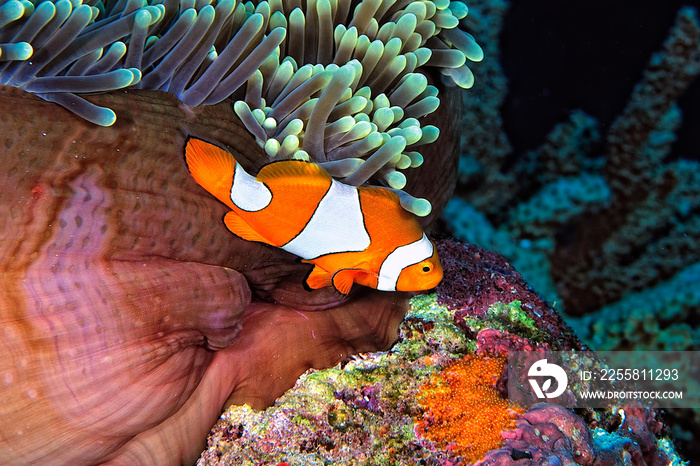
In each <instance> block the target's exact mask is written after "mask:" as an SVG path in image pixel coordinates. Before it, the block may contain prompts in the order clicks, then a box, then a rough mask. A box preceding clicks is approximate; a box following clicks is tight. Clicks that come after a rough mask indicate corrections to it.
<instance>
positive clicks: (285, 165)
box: [255, 160, 331, 183]
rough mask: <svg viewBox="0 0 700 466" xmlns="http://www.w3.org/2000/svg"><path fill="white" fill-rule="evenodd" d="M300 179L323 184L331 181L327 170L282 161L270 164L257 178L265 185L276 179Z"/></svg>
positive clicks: (309, 163)
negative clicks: (317, 181) (314, 180)
mask: <svg viewBox="0 0 700 466" xmlns="http://www.w3.org/2000/svg"><path fill="white" fill-rule="evenodd" d="M299 177H301V178H303V179H304V180H305V181H310V180H313V179H318V180H321V181H322V182H323V183H327V182H328V180H330V179H331V177H330V175H329V174H328V173H327V172H326V170H324V169H323V168H321V167H320V166H319V165H316V164H315V163H311V162H304V161H301V160H282V161H279V162H272V163H269V164H267V165H265V166H264V167H262V168H261V169H260V171H259V172H258V175H257V176H256V177H255V178H256V179H257V180H258V181H262V182H263V183H265V182H269V181H271V180H274V179H285V180H289V179H294V178H299Z"/></svg>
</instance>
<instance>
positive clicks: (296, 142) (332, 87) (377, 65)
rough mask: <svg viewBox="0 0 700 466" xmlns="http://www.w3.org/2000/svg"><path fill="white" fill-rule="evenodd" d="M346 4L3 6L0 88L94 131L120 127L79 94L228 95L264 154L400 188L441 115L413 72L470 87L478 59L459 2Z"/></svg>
mask: <svg viewBox="0 0 700 466" xmlns="http://www.w3.org/2000/svg"><path fill="white" fill-rule="evenodd" d="M353 4H355V3H354V2H350V1H344V0H304V1H302V0H267V1H261V0H252V1H247V2H240V1H238V0H197V1H194V0H179V1H178V0H48V1H41V0H5V1H4V2H2V5H0V84H6V85H11V86H14V87H18V88H21V89H23V90H25V91H27V92H33V93H35V94H37V95H39V96H40V97H42V98H44V99H46V100H49V101H52V102H56V103H58V104H59V105H62V106H64V107H66V108H67V109H69V110H71V111H72V112H74V113H76V114H77V115H79V116H81V117H82V118H85V119H86V120H88V121H91V122H92V123H95V124H98V125H103V126H108V125H111V124H113V123H114V121H115V120H116V117H117V116H116V115H115V114H114V112H113V111H112V110H110V109H108V108H104V107H99V106H96V105H95V104H92V103H90V102H89V101H88V100H86V99H85V98H84V96H85V95H86V94H90V93H97V92H108V91H112V90H118V89H124V88H140V89H155V90H162V91H166V92H170V93H172V94H174V95H176V96H177V97H178V98H179V99H180V100H181V101H182V102H183V103H185V104H187V105H190V106H195V105H201V104H205V105H206V104H215V103H218V102H221V101H223V100H225V99H229V98H231V99H232V100H233V101H234V108H235V110H236V113H237V114H238V115H239V117H240V118H241V120H242V121H243V123H244V124H245V126H246V127H247V128H248V130H249V131H250V132H251V134H252V135H253V136H254V137H255V138H256V140H257V142H258V144H259V145H260V146H261V147H262V148H264V150H265V152H266V153H267V155H268V157H270V158H278V159H279V158H299V159H309V158H311V159H313V160H314V161H316V162H319V163H321V164H322V165H324V166H325V167H327V169H328V170H329V171H331V172H332V174H333V175H334V176H337V177H340V178H343V179H344V181H345V182H347V183H354V184H364V183H372V184H377V185H383V186H388V187H390V188H393V189H397V190H400V189H402V188H403V186H404V184H405V182H406V181H405V180H406V178H405V176H403V174H401V173H400V170H405V169H407V168H412V167H416V166H419V165H420V164H421V162H422V156H420V154H419V152H418V151H417V148H418V146H420V145H421V144H427V143H430V142H432V141H434V140H435V139H436V138H437V135H438V130H437V128H435V127H432V126H425V127H422V126H421V124H420V121H419V119H420V118H422V117H424V116H426V115H428V114H430V113H432V112H433V111H435V110H436V109H437V107H438V105H439V98H438V96H437V94H438V92H437V88H435V87H434V86H431V85H428V82H427V79H426V77H425V76H424V75H423V74H422V73H421V71H420V68H421V67H425V66H427V67H434V68H437V69H439V70H440V71H441V72H442V73H443V74H444V75H445V76H448V77H450V78H451V79H452V80H453V81H454V82H455V83H456V84H458V85H460V86H462V87H470V86H471V85H472V83H473V75H472V74H471V71H470V70H469V68H468V67H467V65H466V62H467V60H470V61H479V60H481V58H482V56H483V52H482V51H481V48H480V47H479V46H478V44H477V43H476V41H475V40H474V38H473V37H472V36H471V35H470V34H468V33H467V32H465V31H464V30H463V29H462V28H461V27H460V21H461V20H462V19H463V18H464V17H465V16H466V15H467V12H468V10H467V7H466V5H465V4H464V3H461V2H459V1H452V2H449V1H445V0H420V1H408V0H398V1H393V2H392V1H381V0H362V1H359V2H357V3H356V4H355V6H354V8H352V5H353ZM351 9H352V11H351ZM399 141H402V142H401V143H399ZM343 159H350V161H348V162H345V163H342V164H341V163H339V162H342V161H343ZM402 200H405V201H406V202H405V203H404V206H405V207H406V208H407V209H409V210H411V211H413V212H414V213H416V214H418V215H427V213H429V211H430V209H429V207H426V202H427V201H425V200H421V202H414V201H416V200H412V199H411V198H410V197H409V198H406V196H402ZM417 205H419V206H422V207H421V208H420V209H419V208H417V207H416V206H417ZM428 205H429V203H428Z"/></svg>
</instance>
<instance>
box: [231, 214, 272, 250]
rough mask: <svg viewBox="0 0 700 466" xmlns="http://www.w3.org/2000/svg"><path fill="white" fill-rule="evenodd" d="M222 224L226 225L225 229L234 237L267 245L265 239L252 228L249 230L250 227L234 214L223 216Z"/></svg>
mask: <svg viewBox="0 0 700 466" xmlns="http://www.w3.org/2000/svg"><path fill="white" fill-rule="evenodd" d="M224 224H225V225H226V228H228V229H229V230H230V231H231V233H233V234H234V235H236V236H240V237H241V238H243V239H245V240H248V241H258V242H260V243H266V244H269V242H268V241H267V240H266V239H265V238H263V237H262V236H260V234H259V233H258V232H257V231H255V230H253V228H251V226H250V225H248V223H247V222H246V221H245V220H243V219H242V218H241V217H240V215H238V214H237V213H236V212H233V211H231V212H229V213H227V214H226V215H224Z"/></svg>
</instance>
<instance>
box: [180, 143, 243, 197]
mask: <svg viewBox="0 0 700 466" xmlns="http://www.w3.org/2000/svg"><path fill="white" fill-rule="evenodd" d="M185 162H186V163H187V168H188V170H189V171H190V173H191V174H192V177H193V178H194V179H195V181H196V182H197V183H198V184H199V185H200V186H202V187H203V188H204V189H206V190H207V191H209V192H210V193H211V194H213V195H214V196H216V197H218V198H219V199H222V196H223V198H228V196H229V192H230V189H231V180H232V179H233V172H234V171H235V168H236V161H235V159H234V158H233V156H232V155H231V154H229V153H228V152H226V151H225V150H223V149H221V148H219V147H217V146H215V145H214V144H210V143H208V142H205V141H202V140H201V139H196V138H190V139H189V140H188V141H187V145H186V146H185Z"/></svg>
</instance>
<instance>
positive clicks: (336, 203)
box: [282, 180, 371, 259]
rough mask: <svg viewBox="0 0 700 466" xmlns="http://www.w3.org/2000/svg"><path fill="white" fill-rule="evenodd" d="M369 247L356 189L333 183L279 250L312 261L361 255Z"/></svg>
mask: <svg viewBox="0 0 700 466" xmlns="http://www.w3.org/2000/svg"><path fill="white" fill-rule="evenodd" d="M370 243H371V241H370V238H369V234H368V233H367V229H366V228H365V223H364V214H363V213H362V207H360V195H359V193H358V191H357V188H356V187H355V186H348V185H346V184H342V183H339V182H337V181H335V180H333V181H332V182H331V187H330V188H329V189H328V192H327V193H326V194H325V196H323V198H322V199H321V202H319V203H318V207H317V208H316V210H315V211H314V213H313V215H312V216H311V218H310V219H309V222H308V223H307V224H306V226H305V227H304V229H303V230H301V232H299V234H298V235H297V236H296V237H295V238H294V239H292V240H291V241H290V242H289V243H287V244H285V245H284V246H282V249H284V250H285V251H287V252H291V253H292V254H296V255H297V256H299V257H301V258H303V259H315V258H317V257H320V256H324V255H326V254H334V253H338V252H360V251H364V250H365V249H367V248H368V247H369V245H370Z"/></svg>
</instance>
